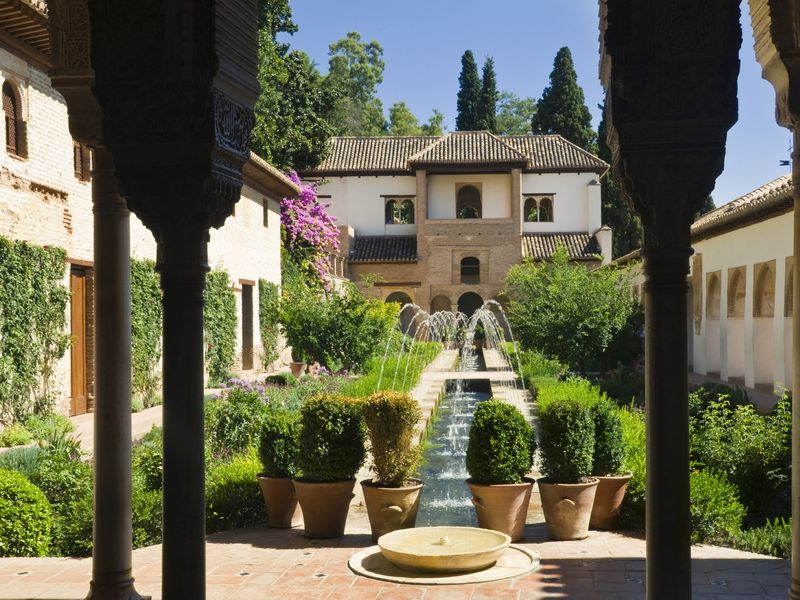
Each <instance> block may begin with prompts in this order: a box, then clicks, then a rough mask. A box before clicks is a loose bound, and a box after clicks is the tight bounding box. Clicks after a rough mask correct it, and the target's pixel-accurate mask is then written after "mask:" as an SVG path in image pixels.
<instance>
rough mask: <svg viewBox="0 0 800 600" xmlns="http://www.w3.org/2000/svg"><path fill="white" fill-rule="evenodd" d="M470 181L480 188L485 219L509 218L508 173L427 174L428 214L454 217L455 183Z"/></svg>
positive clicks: (439, 216)
mask: <svg viewBox="0 0 800 600" xmlns="http://www.w3.org/2000/svg"><path fill="white" fill-rule="evenodd" d="M459 184H473V185H475V186H476V187H478V189H480V190H481V209H482V214H481V216H482V218H484V219H509V218H511V175H509V174H500V175H483V174H477V175H430V176H429V177H428V218H429V219H455V218H456V186H457V185H459Z"/></svg>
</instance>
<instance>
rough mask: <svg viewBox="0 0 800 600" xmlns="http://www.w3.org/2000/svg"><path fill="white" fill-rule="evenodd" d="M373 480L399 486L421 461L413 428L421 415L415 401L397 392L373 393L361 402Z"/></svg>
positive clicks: (390, 485) (420, 453)
mask: <svg viewBox="0 0 800 600" xmlns="http://www.w3.org/2000/svg"><path fill="white" fill-rule="evenodd" d="M363 408H364V421H365V423H366V425H367V431H368V433H369V440H370V450H371V453H372V462H373V464H372V470H373V471H374V473H375V482H376V483H379V484H380V485H382V486H383V487H401V486H402V485H403V482H405V481H406V480H407V479H410V478H411V477H412V476H413V475H414V473H415V472H416V470H417V467H419V464H420V462H421V461H422V449H421V448H420V446H419V445H418V444H415V443H414V428H415V427H416V426H417V423H418V422H419V420H420V419H421V418H422V411H421V410H420V408H419V404H418V403H417V401H416V400H415V399H414V398H412V397H411V396H410V395H409V394H404V393H401V392H376V393H374V394H372V395H371V396H370V397H369V398H368V399H367V400H366V401H365V402H364V404H363Z"/></svg>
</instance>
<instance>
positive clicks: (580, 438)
mask: <svg viewBox="0 0 800 600" xmlns="http://www.w3.org/2000/svg"><path fill="white" fill-rule="evenodd" d="M539 447H540V450H541V455H542V474H543V475H544V476H545V479H547V481H549V482H551V483H578V482H580V481H581V479H583V478H584V477H588V476H589V475H590V474H591V472H592V461H593V457H594V419H593V418H592V413H591V411H590V409H589V407H588V406H587V405H586V404H585V403H583V402H579V401H575V400H568V399H565V398H557V399H554V400H553V401H552V402H550V403H548V404H547V405H546V406H545V407H544V408H543V409H542V410H541V411H540V413H539Z"/></svg>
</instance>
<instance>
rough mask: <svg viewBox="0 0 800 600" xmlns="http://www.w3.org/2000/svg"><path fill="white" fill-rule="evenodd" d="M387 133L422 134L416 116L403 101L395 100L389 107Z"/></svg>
mask: <svg viewBox="0 0 800 600" xmlns="http://www.w3.org/2000/svg"><path fill="white" fill-rule="evenodd" d="M389 133H390V134H391V135H422V127H420V124H419V121H417V117H415V116H414V113H412V112H411V109H410V108H408V106H407V105H406V103H405V102H395V103H394V104H392V106H391V107H390V108H389Z"/></svg>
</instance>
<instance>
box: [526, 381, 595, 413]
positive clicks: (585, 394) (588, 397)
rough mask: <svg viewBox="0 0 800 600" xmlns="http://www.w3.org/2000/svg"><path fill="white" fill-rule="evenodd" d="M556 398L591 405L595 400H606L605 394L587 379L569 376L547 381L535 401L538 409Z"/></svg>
mask: <svg viewBox="0 0 800 600" xmlns="http://www.w3.org/2000/svg"><path fill="white" fill-rule="evenodd" d="M557 400H563V401H570V402H578V403H580V404H583V405H584V406H587V407H591V406H593V405H594V404H596V403H597V402H605V401H607V399H606V396H605V394H603V393H602V392H601V391H600V389H599V388H598V387H597V386H596V385H594V384H593V383H592V382H591V381H589V380H588V379H584V378H583V377H569V378H568V379H565V380H564V381H549V382H546V383H544V384H543V385H542V386H541V387H540V388H539V390H538V393H537V396H536V402H537V404H538V405H539V409H540V410H544V409H546V408H547V407H548V406H549V405H550V403H552V402H555V401H557Z"/></svg>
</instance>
